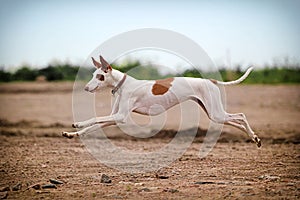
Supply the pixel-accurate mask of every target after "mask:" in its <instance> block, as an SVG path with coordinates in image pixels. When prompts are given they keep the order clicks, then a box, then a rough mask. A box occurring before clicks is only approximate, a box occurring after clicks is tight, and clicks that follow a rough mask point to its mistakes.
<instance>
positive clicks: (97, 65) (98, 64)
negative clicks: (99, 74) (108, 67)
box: [92, 57, 102, 69]
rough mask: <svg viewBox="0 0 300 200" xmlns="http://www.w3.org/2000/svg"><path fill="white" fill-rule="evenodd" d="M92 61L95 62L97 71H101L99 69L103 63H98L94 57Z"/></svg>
mask: <svg viewBox="0 0 300 200" xmlns="http://www.w3.org/2000/svg"><path fill="white" fill-rule="evenodd" d="M92 60H93V64H94V65H95V67H96V68H97V69H99V68H101V67H102V65H101V63H99V62H97V61H96V60H95V59H94V58H93V57H92Z"/></svg>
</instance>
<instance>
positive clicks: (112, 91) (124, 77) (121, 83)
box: [111, 74, 127, 95]
mask: <svg viewBox="0 0 300 200" xmlns="http://www.w3.org/2000/svg"><path fill="white" fill-rule="evenodd" d="M126 76H127V75H126V74H124V76H123V78H122V80H121V81H120V82H119V83H118V84H117V86H116V87H114V89H112V90H111V93H112V94H113V95H114V94H115V93H116V92H117V91H118V90H119V89H120V87H121V86H122V85H123V83H124V82H125V80H126Z"/></svg>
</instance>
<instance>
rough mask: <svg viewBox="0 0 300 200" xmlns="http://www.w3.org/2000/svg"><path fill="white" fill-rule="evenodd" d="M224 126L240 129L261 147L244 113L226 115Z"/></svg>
mask: <svg viewBox="0 0 300 200" xmlns="http://www.w3.org/2000/svg"><path fill="white" fill-rule="evenodd" d="M225 124H229V125H231V126H234V127H236V128H239V129H241V130H242V131H244V132H245V133H247V134H248V135H249V137H251V139H252V140H253V141H254V142H255V143H256V144H257V146H258V147H260V146H261V141H260V139H259V138H258V136H257V135H256V134H255V133H254V131H253V130H252V129H251V127H250V125H249V123H248V121H247V119H246V116H245V114H244V113H237V114H229V113H228V114H227V117H226V121H225Z"/></svg>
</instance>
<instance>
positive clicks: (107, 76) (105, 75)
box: [84, 56, 112, 93]
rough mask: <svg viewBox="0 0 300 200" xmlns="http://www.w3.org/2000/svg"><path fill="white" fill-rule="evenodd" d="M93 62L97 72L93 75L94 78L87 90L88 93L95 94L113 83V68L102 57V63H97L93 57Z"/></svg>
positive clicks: (86, 87)
mask: <svg viewBox="0 0 300 200" xmlns="http://www.w3.org/2000/svg"><path fill="white" fill-rule="evenodd" d="M92 61H93V64H94V66H95V67H96V71H95V72H94V73H93V78H92V79H91V80H90V81H89V82H88V84H86V86H85V88H84V89H85V90H86V91H88V92H92V93H93V92H95V91H96V90H98V89H101V88H103V87H107V86H109V85H110V83H111V82H112V75H111V71H112V67H111V66H110V64H109V63H108V62H106V60H104V58H103V57H102V56H100V62H101V63H100V62H97V61H96V60H95V59H94V58H93V57H92Z"/></svg>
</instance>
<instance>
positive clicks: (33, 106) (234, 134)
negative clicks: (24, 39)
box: [0, 83, 300, 199]
mask: <svg viewBox="0 0 300 200" xmlns="http://www.w3.org/2000/svg"><path fill="white" fill-rule="evenodd" d="M226 97H227V98H226V105H227V110H228V111H230V112H232V113H234V112H244V113H245V114H246V116H247V119H248V121H249V123H250V124H251V126H252V127H253V129H254V130H255V131H256V132H257V134H258V135H259V137H260V138H261V139H262V143H263V146H262V147H261V148H260V149H258V148H257V147H256V145H255V144H254V143H252V142H251V140H250V139H249V138H248V137H247V136H246V135H245V134H243V133H241V132H240V131H239V130H236V129H234V128H231V127H228V126H225V127H224V128H223V133H222V135H221V137H220V138H219V140H218V143H217V145H216V146H214V148H213V150H212V151H211V152H210V153H209V154H208V156H207V157H205V158H199V156H198V155H199V149H200V146H201V144H202V142H203V140H204V135H203V130H202V129H207V128H208V126H209V121H208V120H207V118H206V117H205V115H204V113H203V112H202V111H200V109H198V107H197V106H196V105H195V104H193V103H186V104H185V105H184V106H183V107H179V106H178V107H175V108H173V109H172V110H170V111H169V112H168V113H167V114H166V121H165V125H164V130H162V131H160V132H159V133H158V134H156V135H155V136H153V137H151V138H147V139H139V138H135V137H132V136H128V135H126V134H124V133H123V132H122V131H121V130H120V129H118V128H115V127H112V128H107V129H105V134H107V135H108V137H109V139H110V140H111V142H112V143H114V144H115V145H117V146H120V147H122V148H127V149H130V150H134V151H142V152H149V151H154V150H157V149H159V148H160V147H161V146H164V145H166V144H168V143H169V142H170V140H171V139H172V138H173V137H174V135H175V134H176V131H174V130H176V129H177V128H178V123H179V119H178V116H180V112H181V109H182V108H183V109H185V108H186V109H191V110H192V111H193V112H194V111H195V110H199V112H201V113H200V116H201V117H200V121H201V122H200V127H201V130H200V129H199V130H198V135H197V137H196V138H195V139H194V142H193V143H192V144H191V145H190V146H189V148H188V149H187V151H186V152H185V153H184V154H183V155H182V156H181V157H179V158H177V159H176V160H175V161H174V162H173V163H172V164H170V165H168V166H167V167H165V168H162V169H159V170H156V171H153V172H144V173H138V174H134V173H125V172H123V171H120V170H116V169H114V168H110V167H108V166H106V165H104V164H103V163H101V162H99V161H98V160H96V159H95V158H94V157H93V156H92V155H90V154H89V153H88V151H87V150H86V147H85V145H84V143H83V142H82V141H81V140H80V138H74V139H66V138H63V137H61V132H62V131H68V130H69V131H71V130H73V129H72V128H71V127H70V124H71V123H72V122H73V116H72V83H10V84H1V85H0V103H1V104H0V105H1V110H0V125H1V127H0V148H1V163H0V177H1V178H0V198H4V199H5V198H6V199H83V198H85V199H102V198H103V199H183V198H184V199H198V198H202V199H224V198H226V199H240V198H243V199H244V198H245V199H299V197H300V173H299V172H300V148H299V142H300V126H299V125H300V122H299V119H300V112H299V111H300V86H293V85H289V86H281V85H278V86H261V85H240V86H234V87H227V88H226ZM110 98H111V96H110V94H109V91H104V92H103V93H101V94H97V95H96V99H97V102H98V103H97V104H96V105H95V108H96V109H97V114H98V115H103V114H107V113H109V108H106V107H104V106H103V105H104V104H103V102H102V103H101V102H100V100H101V101H105V102H110ZM99 102H100V103H99ZM189 117H191V119H192V118H194V117H193V115H192V114H190V115H189ZM133 119H134V120H135V121H136V123H138V124H141V125H143V124H148V123H149V121H151V120H149V118H147V117H140V116H138V115H133ZM193 125H194V124H193V123H191V124H184V125H183V127H184V129H187V130H188V131H189V130H191V129H190V128H192V126H193ZM152 128H155V127H152ZM188 131H187V132H188ZM99 140H100V139H99ZM160 159H163V158H160ZM158 162H159V160H158ZM103 174H105V175H107V176H109V179H110V181H111V182H110V181H108V182H110V183H102V182H103V181H101V178H102V175H103ZM49 179H55V180H59V181H61V182H63V184H57V185H49V184H50V181H49ZM45 186H46V187H47V186H48V187H54V186H55V187H56V188H42V187H45Z"/></svg>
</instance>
